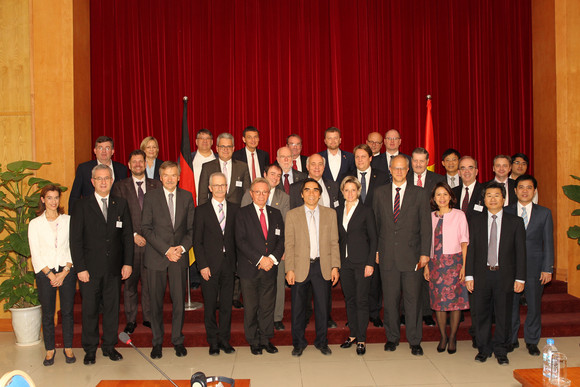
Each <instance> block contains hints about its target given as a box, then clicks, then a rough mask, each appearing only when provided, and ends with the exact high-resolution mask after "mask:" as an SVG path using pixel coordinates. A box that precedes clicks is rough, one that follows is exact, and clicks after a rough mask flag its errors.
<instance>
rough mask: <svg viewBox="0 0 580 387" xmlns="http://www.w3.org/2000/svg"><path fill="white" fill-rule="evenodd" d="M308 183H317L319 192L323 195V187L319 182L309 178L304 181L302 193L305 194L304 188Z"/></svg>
mask: <svg viewBox="0 0 580 387" xmlns="http://www.w3.org/2000/svg"><path fill="white" fill-rule="evenodd" d="M306 183H316V185H317V186H318V190H319V191H320V193H321V194H322V186H321V185H320V183H319V182H317V181H316V180H314V179H313V178H311V177H308V178H306V179H304V180H302V187H301V188H300V193H302V192H304V186H305V185H306Z"/></svg>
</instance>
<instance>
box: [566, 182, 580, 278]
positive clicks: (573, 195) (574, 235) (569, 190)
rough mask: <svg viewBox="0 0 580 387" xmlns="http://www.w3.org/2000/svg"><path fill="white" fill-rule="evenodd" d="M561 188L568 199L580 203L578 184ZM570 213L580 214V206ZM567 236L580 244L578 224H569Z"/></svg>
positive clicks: (578, 266) (577, 267)
mask: <svg viewBox="0 0 580 387" xmlns="http://www.w3.org/2000/svg"><path fill="white" fill-rule="evenodd" d="M570 176H571V177H572V178H574V179H576V180H580V177H578V176H574V175H570ZM562 189H563V190H564V195H566V196H567V197H568V199H570V200H573V201H575V202H576V203H580V184H570V185H565V186H563V187H562ZM572 215H573V216H578V215H580V208H579V209H575V210H574V211H572ZM568 238H571V239H576V240H578V244H579V245H580V226H578V225H576V226H571V227H570V228H569V229H568ZM576 270H580V264H579V265H577V266H576Z"/></svg>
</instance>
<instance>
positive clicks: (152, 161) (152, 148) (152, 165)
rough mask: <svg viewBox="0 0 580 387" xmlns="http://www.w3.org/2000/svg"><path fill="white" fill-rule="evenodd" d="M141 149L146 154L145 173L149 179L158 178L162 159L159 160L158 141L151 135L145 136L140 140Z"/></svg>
mask: <svg viewBox="0 0 580 387" xmlns="http://www.w3.org/2000/svg"><path fill="white" fill-rule="evenodd" d="M141 150H142V151H143V152H145V155H146V156H147V157H146V159H145V173H146V174H147V177H148V178H149V179H157V180H159V167H160V166H161V164H163V160H159V159H158V158H157V156H158V155H159V143H158V142H157V139H156V138H155V137H153V136H147V137H145V138H144V139H143V141H141Z"/></svg>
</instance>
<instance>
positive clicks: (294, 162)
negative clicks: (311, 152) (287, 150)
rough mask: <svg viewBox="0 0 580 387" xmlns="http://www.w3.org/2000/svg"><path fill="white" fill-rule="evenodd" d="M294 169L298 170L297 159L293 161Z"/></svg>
mask: <svg viewBox="0 0 580 387" xmlns="http://www.w3.org/2000/svg"><path fill="white" fill-rule="evenodd" d="M292 168H294V169H298V167H297V166H296V159H292Z"/></svg>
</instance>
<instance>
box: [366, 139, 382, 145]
mask: <svg viewBox="0 0 580 387" xmlns="http://www.w3.org/2000/svg"><path fill="white" fill-rule="evenodd" d="M382 143H383V142H382V141H371V140H367V144H373V145H381V144H382Z"/></svg>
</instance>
